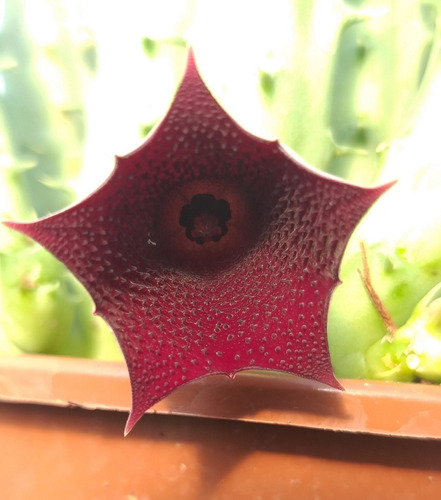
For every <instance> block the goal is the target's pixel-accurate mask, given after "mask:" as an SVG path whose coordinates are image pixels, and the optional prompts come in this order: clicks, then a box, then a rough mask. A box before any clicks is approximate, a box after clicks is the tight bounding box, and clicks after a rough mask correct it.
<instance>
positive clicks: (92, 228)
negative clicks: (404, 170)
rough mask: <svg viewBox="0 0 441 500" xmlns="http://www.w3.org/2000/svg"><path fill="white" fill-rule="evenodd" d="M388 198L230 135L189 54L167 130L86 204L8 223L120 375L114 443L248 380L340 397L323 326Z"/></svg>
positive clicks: (232, 129)
mask: <svg viewBox="0 0 441 500" xmlns="http://www.w3.org/2000/svg"><path fill="white" fill-rule="evenodd" d="M388 187H389V185H385V186H381V187H377V188H370V189H367V188H362V187H359V186H354V185H351V184H348V183H346V182H342V181H340V180H336V179H334V178H331V177H329V176H325V175H323V174H320V173H317V172H315V171H314V170H313V169H311V168H309V167H308V166H306V165H304V164H303V163H301V162H300V161H299V160H298V159H296V158H294V157H293V156H292V155H291V154H289V153H288V152H286V151H285V150H284V149H283V148H282V147H281V146H280V145H279V144H278V142H277V141H266V140H263V139H260V138H257V137H254V136H252V135H250V134H249V133H247V132H246V131H245V130H243V129H242V128H241V127H240V126H239V125H237V124H236V123H235V122H234V121H233V120H232V119H231V118H230V117H229V116H228V115H227V114H226V113H225V111H223V109H222V108H221V107H220V106H219V105H218V104H217V102H216V101H215V100H214V99H213V97H212V96H211V94H210V92H209V91H208V89H207V87H206V86H205V85H204V83H203V82H202V80H201V78H200V76H199V74H198V71H197V69H196V66H195V62H194V58H193V54H192V53H191V52H190V55H189V58H188V64H187V69H186V73H185V76H184V79H183V81H182V83H181V85H180V87H179V89H178V91H177V94H176V97H175V100H174V102H173V104H172V105H171V108H170V110H169V111H168V113H167V115H166V116H165V118H164V119H163V120H162V122H161V123H160V124H159V126H158V127H156V128H155V129H154V131H153V132H152V133H151V134H150V136H149V137H148V138H147V140H146V141H145V142H144V144H143V145H142V146H141V147H140V148H139V149H137V150H136V151H134V152H133V153H131V154H129V155H127V156H124V157H121V158H117V162H116V167H115V170H114V172H113V173H112V175H111V177H110V178H109V179H108V180H107V182H106V183H105V184H104V185H103V186H102V187H101V188H100V189H98V190H97V191H96V192H95V193H93V194H92V195H91V196H90V197H88V198H87V199H85V200H83V201H82V202H80V203H78V204H77V205H75V206H72V207H70V208H68V209H67V210H65V211H63V212H61V213H59V214H56V215H53V216H50V217H47V218H46V219H43V220H40V221H37V222H35V223H13V222H9V223H7V225H8V226H9V227H12V228H14V229H17V230H19V231H21V232H23V233H25V234H27V235H29V236H31V237H32V238H34V239H35V240H37V241H38V242H40V243H41V244H42V245H44V246H45V247H46V248H48V249H49V250H50V251H51V252H52V253H53V254H54V255H55V256H56V257H58V258H59V259H60V260H61V261H63V262H64V263H65V264H66V265H67V266H68V267H69V268H70V269H71V270H72V272H73V273H74V274H75V275H76V276H77V277H78V278H79V279H80V280H81V282H82V283H83V284H84V285H85V286H86V288H87V289H88V291H89V292H90V294H91V296H92V298H93V299H94V301H95V304H96V309H97V313H98V314H100V315H101V316H103V317H104V318H105V319H106V320H107V321H108V322H109V323H110V325H111V326H112V328H113V330H114V332H115V335H116V337H117V339H118V341H119V344H120V346H121V349H122V351H123V353H124V356H125V359H126V361H127V364H128V368H129V372H130V379H131V384H132V394H133V396H132V397H133V406H132V412H131V414H130V417H129V420H128V422H127V427H126V432H129V431H130V429H131V428H132V427H133V426H134V424H135V423H136V422H137V420H138V419H139V418H140V417H141V416H142V414H143V413H144V412H145V411H146V410H147V409H148V408H149V407H151V406H152V405H154V404H155V403H156V402H157V401H159V400H160V399H161V398H163V397H164V396H167V395H168V394H170V392H172V391H173V390H174V389H176V388H177V387H179V386H181V385H182V384H184V383H187V382H190V381H191V380H194V379H196V378H199V377H202V376H204V375H208V374H213V373H223V374H226V375H228V376H230V377H232V376H234V374H235V373H237V372H238V371H240V370H245V369H248V368H253V369H267V370H278V371H283V372H288V373H292V374H296V375H300V376H302V377H306V378H309V379H314V380H317V381H319V382H323V383H325V384H328V385H330V386H332V387H335V388H341V386H340V384H339V383H338V381H337V380H336V379H335V377H334V375H333V371H332V367H331V362H330V356H329V350H328V344H327V338H326V317H327V310H328V302H329V298H330V294H331V292H332V290H333V288H334V287H335V286H336V284H337V283H338V268H339V264H340V261H341V258H342V254H343V251H344V248H345V245H346V243H347V240H348V238H349V236H350V234H351V232H352V231H353V229H354V227H355V226H356V224H357V223H358V222H359V220H360V218H361V217H362V216H363V215H364V213H365V212H366V210H367V209H368V208H369V207H370V206H371V204H372V203H373V202H374V201H375V200H376V199H377V198H378V197H379V196H380V195H381V194H382V193H383V192H384V191H385V190H386V189H387V188H388Z"/></svg>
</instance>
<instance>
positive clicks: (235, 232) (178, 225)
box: [155, 179, 263, 274]
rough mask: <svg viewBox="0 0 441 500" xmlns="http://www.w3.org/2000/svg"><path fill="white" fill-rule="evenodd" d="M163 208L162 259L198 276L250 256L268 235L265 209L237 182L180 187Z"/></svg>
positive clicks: (159, 245)
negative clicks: (264, 230) (264, 229)
mask: <svg viewBox="0 0 441 500" xmlns="http://www.w3.org/2000/svg"><path fill="white" fill-rule="evenodd" d="M157 206H158V215H157V218H156V228H155V238H156V240H155V241H157V245H156V246H155V252H157V256H158V258H160V259H161V260H163V261H164V263H166V264H167V265H168V266H171V267H174V268H182V269H187V270H190V271H191V272H192V273H197V274H205V273H210V274H211V273H215V272H217V271H221V270H222V269H225V268H226V267H228V266H229V265H231V264H233V263H234V262H236V261H238V260H239V259H240V258H241V256H243V255H244V253H246V252H247V251H249V249H250V248H251V247H253V246H254V244H255V242H256V240H257V238H258V237H259V235H260V234H261V233H262V215H263V204H261V203H257V201H256V198H255V197H254V196H253V195H252V192H250V190H249V189H246V188H244V187H243V186H242V185H240V184H239V183H238V182H235V181H224V180H222V181H221V180H217V179H214V180H198V181H195V182H191V183H188V184H184V185H179V186H176V188H174V189H171V190H169V191H168V193H167V194H166V195H165V196H164V198H162V199H161V200H160V201H159V202H158V205H157Z"/></svg>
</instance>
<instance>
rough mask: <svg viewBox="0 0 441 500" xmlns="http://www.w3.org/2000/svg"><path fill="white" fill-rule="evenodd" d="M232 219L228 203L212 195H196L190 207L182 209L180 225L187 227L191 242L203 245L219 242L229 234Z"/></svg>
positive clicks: (185, 206)
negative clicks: (228, 224)
mask: <svg viewBox="0 0 441 500" xmlns="http://www.w3.org/2000/svg"><path fill="white" fill-rule="evenodd" d="M230 219H231V209H230V204H229V203H228V202H227V201H225V200H216V198H215V197H214V196H213V195H212V194H196V195H195V196H193V198H192V199H191V203H190V205H184V206H183V207H182V210H181V214H180V217H179V224H180V225H181V226H184V227H185V235H186V236H187V238H188V239H189V240H190V241H194V242H196V243H198V244H199V245H203V244H204V243H206V242H208V241H215V242H218V241H219V240H220V239H221V238H222V236H224V235H225V234H226V233H227V231H228V226H227V222H228V221H229V220H230Z"/></svg>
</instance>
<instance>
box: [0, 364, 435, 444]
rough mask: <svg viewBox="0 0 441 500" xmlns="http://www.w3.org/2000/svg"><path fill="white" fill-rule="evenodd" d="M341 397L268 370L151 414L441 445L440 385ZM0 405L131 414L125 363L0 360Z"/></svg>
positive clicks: (217, 380) (359, 387)
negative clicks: (357, 434) (203, 418)
mask: <svg viewBox="0 0 441 500" xmlns="http://www.w3.org/2000/svg"><path fill="white" fill-rule="evenodd" d="M340 382H341V383H342V385H343V386H344V387H345V391H344V392H340V391H337V390H334V389H331V388H329V387H326V386H323V385H321V384H317V383H314V382H311V381H307V380H303V379H300V378H297V377H294V376H291V375H284V374H280V373H274V372H255V371H246V372H243V373H240V374H238V375H237V376H236V377H235V378H234V379H233V380H230V379H228V378H227V377H225V376H210V377H204V378H201V379H199V380H195V381H193V382H191V383H189V384H187V385H185V386H183V387H181V388H180V389H178V390H177V391H175V392H174V393H172V394H171V395H170V396H168V397H167V398H165V399H163V400H162V401H160V402H159V403H158V404H157V405H155V406H154V407H153V408H152V409H151V410H150V412H155V413H160V414H173V415H183V416H197V417H205V418H220V419H229V420H239V421H249V422H259V423H266V424H276V425H288V426H299V427H307V428H316V429H325V430H334V431H344V432H355V433H366V434H379V435H387V436H396V437H413V438H427V439H436V440H441V425H440V424H441V387H439V386H437V385H423V384H409V383H397V382H378V381H365V380H340ZM0 401H5V402H11V403H14V402H15V403H32V404H40V405H50V406H65V407H66V406H76V407H81V408H86V409H103V410H117V411H129V410H130V405H131V395H130V384H129V379H128V373H127V368H126V365H125V364H124V363H123V362H108V361H96V360H89V359H77V358H65V357H58V356H39V355H23V356H10V357H0Z"/></svg>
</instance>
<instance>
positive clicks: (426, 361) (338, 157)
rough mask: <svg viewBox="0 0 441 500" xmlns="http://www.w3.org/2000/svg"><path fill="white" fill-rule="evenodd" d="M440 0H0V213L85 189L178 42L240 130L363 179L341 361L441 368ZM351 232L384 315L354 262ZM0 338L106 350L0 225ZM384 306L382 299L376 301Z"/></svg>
mask: <svg viewBox="0 0 441 500" xmlns="http://www.w3.org/2000/svg"><path fill="white" fill-rule="evenodd" d="M440 15H441V0H419V1H416V0H404V1H398V0H395V1H394V0H273V1H271V2H268V1H255V0H254V1H252V0H224V1H222V2H219V1H214V0H162V1H161V2H158V1H153V0H144V1H142V0H125V1H124V2H104V1H100V0H88V1H86V0H3V1H1V2H0V215H1V217H2V218H3V219H20V220H34V219H36V218H37V217H42V216H45V215H47V214H50V213H54V212H56V211H59V210H61V209H62V208H64V207H66V206H67V205H69V204H71V203H73V202H74V201H75V200H77V199H79V198H82V197H84V196H86V195H87V194H88V193H90V192H92V191H93V190H94V189H96V188H97V187H98V186H99V185H100V184H101V183H102V182H103V181H104V180H105V178H106V177H107V176H108V175H109V174H110V172H111V170H112V168H113V164H114V156H115V155H124V154H127V153H128V152H130V151H131V150H133V149H134V148H135V147H137V146H138V145H139V144H140V142H141V141H142V140H143V137H144V136H145V135H146V134H147V133H148V131H149V130H150V129H151V128H152V126H153V125H154V124H155V123H156V122H157V121H158V120H159V119H160V118H161V117H162V116H163V115H164V114H165V112H166V110H167V108H168V106H169V104H170V102H171V100H172V98H173V94H174V92H175V90H176V87H177V85H178V83H179V81H180V78H181V76H182V72H183V69H184V64H185V60H186V47H187V46H188V45H189V44H191V45H192V46H193V47H194V50H195V53H196V58H197V63H198V66H199V68H200V71H201V74H202V77H203V78H204V80H205V82H206V83H207V85H208V87H209V88H210V89H211V91H212V92H213V94H214V96H215V98H216V99H217V100H218V101H219V102H220V103H221V104H222V106H223V107H224V108H225V109H226V110H227V111H228V112H229V113H230V114H231V115H232V116H233V117H234V118H235V119H236V120H237V121H238V122H239V123H240V124H241V125H242V126H243V127H245V128H246V129H247V130H249V131H250V132H252V133H254V134H257V135H259V136H263V137H266V138H275V137H278V138H279V139H280V140H281V142H283V143H284V144H285V145H286V146H287V147H289V148H291V149H292V150H294V151H295V152H296V153H297V154H298V155H300V156H301V157H303V158H304V159H305V160H306V161H307V162H308V163H310V164H311V165H313V166H314V167H316V168H318V169H320V170H322V171H325V172H327V173H329V174H332V175H336V176H339V177H341V178H345V179H347V180H349V181H352V182H357V183H360V184H363V185H373V184H377V183H380V182H384V181H388V180H391V179H399V182H398V184H397V185H396V186H395V187H393V188H392V189H391V190H390V191H389V192H388V193H387V194H386V195H385V196H384V197H383V198H382V199H381V200H380V201H379V202H378V203H377V204H376V206H375V207H374V208H373V209H372V210H371V211H370V213H369V214H368V216H367V217H366V218H365V219H364V220H363V222H362V223H361V224H360V226H359V227H358V229H357V231H356V232H355V234H354V235H353V237H352V239H351V241H350V244H349V246H348V249H347V251H346V254H345V258H344V261H343V264H342V267H341V277H342V280H343V285H341V286H340V287H339V288H338V289H337V291H336V292H335V294H334V295H333V298H332V301H331V305H330V313H329V323H328V333H329V343H330V348H331V355H332V360H333V365H334V369H335V371H336V374H337V376H340V377H364V378H380V379H391V380H404V381H409V380H411V381H419V380H422V379H424V380H427V381H432V382H440V381H441V298H440V296H441V293H440V286H438V285H439V283H440V282H441V208H440V204H439V197H440V194H441V154H440V152H439V147H438V144H439V130H440V129H441V126H440V120H441V119H440V116H441V72H440V68H441V53H440V50H441V45H440V44H441V30H440ZM360 242H363V243H364V247H365V249H366V254H367V259H368V265H369V270H370V275H371V279H372V285H373V287H374V288H375V291H376V292H377V294H378V296H379V297H380V299H381V302H382V305H383V307H384V310H385V311H387V314H388V315H389V316H390V317H391V318H392V319H393V322H394V324H395V330H394V331H393V332H390V331H389V332H388V330H387V328H386V326H385V321H384V318H383V319H382V317H381V315H380V314H379V313H380V311H379V310H378V307H375V306H374V305H373V303H372V300H371V298H370V297H369V294H368V293H367V290H366V287H365V285H364V284H363V281H362V279H361V276H360V273H359V272H358V270H362V269H363V255H362V251H361V249H360ZM0 266H1V267H0V309H1V310H0V353H1V354H2V355H17V354H20V353H51V354H59V355H69V356H83V357H93V358H99V359H121V354H120V351H119V349H118V347H117V345H116V342H115V340H114V338H113V334H112V332H111V331H110V330H109V328H108V327H107V325H106V324H105V323H104V322H103V321H102V320H101V319H100V318H97V317H94V316H93V315H92V311H93V304H92V303H91V300H90V298H89V297H88V295H87V294H86V292H85V291H84V290H83V288H82V287H81V286H80V285H79V284H78V283H77V281H76V280H75V279H74V278H73V277H72V276H71V275H70V273H69V272H68V271H67V270H66V269H65V268H64V266H62V265H61V264H60V263H59V262H58V261H56V260H55V259H54V258H53V257H51V256H50V255H49V254H48V253H47V252H46V251H44V250H43V249H41V248H40V247H39V246H38V245H36V244H35V243H32V242H30V241H29V240H28V239H26V238H24V237H22V236H18V235H17V234H15V233H13V232H12V231H9V230H7V229H6V228H1V229H0ZM383 316H384V314H383Z"/></svg>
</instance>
